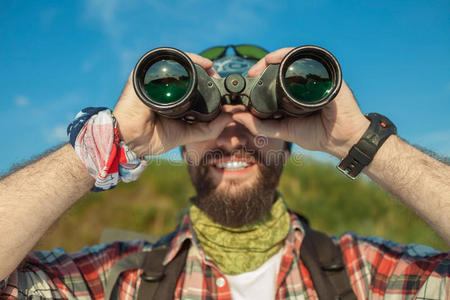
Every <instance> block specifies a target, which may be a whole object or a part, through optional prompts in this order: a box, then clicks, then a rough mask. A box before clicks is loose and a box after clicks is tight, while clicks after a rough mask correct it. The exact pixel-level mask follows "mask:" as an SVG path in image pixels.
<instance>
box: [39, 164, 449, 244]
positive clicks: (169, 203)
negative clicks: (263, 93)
mask: <svg viewBox="0 0 450 300" xmlns="http://www.w3.org/2000/svg"><path fill="white" fill-rule="evenodd" d="M279 190H280V191H281V193H282V194H283V195H284V197H285V199H286V201H287V202H288V204H289V206H290V207H291V208H292V209H293V210H295V211H297V212H299V213H301V214H304V215H305V216H307V217H308V218H309V220H310V222H311V225H312V226H313V227H314V228H316V229H319V230H322V231H324V232H326V233H328V234H330V235H339V234H341V233H343V232H345V231H354V232H356V233H358V234H362V235H377V236H381V237H383V238H386V239H391V240H395V241H397V242H401V243H417V244H424V245H428V246H431V247H434V248H436V249H440V250H448V246H447V245H446V243H445V242H444V241H443V240H442V239H440V238H439V237H438V236H437V235H436V234H435V233H434V232H433V231H432V230H431V229H430V228H429V227H428V226H427V225H426V224H425V223H424V222H423V221H422V220H421V219H420V218H419V217H418V216H417V215H415V214H414V213H413V212H411V211H410V210H408V209H407V208H405V207H404V206H403V205H401V204H400V203H399V202H398V200H396V199H395V198H393V197H392V196H390V195H389V194H388V193H387V192H385V191H383V190H382V189H381V188H379V187H378V186H377V185H376V184H374V183H372V182H370V181H369V180H366V179H358V180H354V181H352V180H349V179H348V178H347V177H345V176H344V175H342V174H340V173H339V172H338V171H337V170H336V168H335V167H334V166H333V165H331V164H327V163H321V162H316V161H313V160H311V159H309V158H304V157H296V158H294V159H292V158H291V160H290V162H289V163H288V164H287V165H286V167H285V170H284V173H283V176H282V178H281V182H280V187H279ZM192 195H194V190H193V188H192V186H191V184H190V180H189V177H188V174H187V171H186V167H185V166H184V165H182V164H180V163H179V164H174V163H173V162H172V163H169V162H162V161H157V162H155V161H153V162H150V164H149V167H148V168H147V170H146V171H145V172H144V173H143V174H142V176H141V178H140V179H139V180H138V181H136V182H133V183H128V184H124V183H121V184H119V186H118V187H117V188H115V189H114V190H111V191H107V192H103V193H89V194H88V195H86V196H85V197H83V198H82V199H81V200H80V201H79V202H78V203H77V204H76V205H75V206H74V207H73V208H72V209H71V210H69V211H68V212H67V213H66V214H65V215H64V216H63V217H61V218H60V220H59V221H58V222H57V223H56V224H55V225H54V226H53V227H52V228H51V229H50V230H49V232H48V233H47V234H46V235H45V236H44V237H43V238H42V239H41V241H40V242H39V244H38V245H37V246H36V249H52V248H55V247H62V248H65V249H66V250H68V251H71V252H72V251H77V250H79V249H81V248H82V247H84V246H88V245H95V244H98V241H99V237H100V235H101V232H102V230H103V228H105V227H115V228H122V229H128V230H132V231H137V232H145V233H149V234H153V235H158V236H159V235H163V234H166V233H168V232H170V231H172V230H173V229H174V228H175V226H176V224H177V221H178V220H179V217H180V215H181V214H182V212H183V210H184V209H185V208H186V206H187V203H188V201H187V200H188V198H189V197H190V196H192Z"/></svg>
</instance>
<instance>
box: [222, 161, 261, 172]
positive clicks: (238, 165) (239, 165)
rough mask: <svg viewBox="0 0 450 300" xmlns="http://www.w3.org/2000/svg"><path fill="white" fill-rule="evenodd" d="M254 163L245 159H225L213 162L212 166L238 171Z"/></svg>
mask: <svg viewBox="0 0 450 300" xmlns="http://www.w3.org/2000/svg"><path fill="white" fill-rule="evenodd" d="M253 165H254V163H249V162H245V161H227V162H220V163H215V164H213V166H214V167H216V168H218V169H222V170H224V171H239V170H243V169H245V168H248V167H251V166H253Z"/></svg>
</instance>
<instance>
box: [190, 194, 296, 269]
mask: <svg viewBox="0 0 450 300" xmlns="http://www.w3.org/2000/svg"><path fill="white" fill-rule="evenodd" d="M189 211H190V218H191V222H192V226H193V228H194V230H195V233H196V234H197V238H198V240H199V241H200V245H201V247H202V249H203V250H204V252H205V254H206V255H207V256H209V257H211V258H212V260H213V261H214V262H215V263H216V265H217V266H218V267H219V268H220V270H221V271H222V272H224V273H225V274H229V275H236V274H240V273H245V272H249V271H253V270H256V269H257V268H258V267H260V266H261V265H262V264H263V263H264V262H266V261H267V260H268V259H269V258H270V257H272V256H273V255H274V254H275V253H277V252H278V251H279V250H280V249H281V247H282V246H283V240H284V238H285V237H286V236H287V234H288V232H289V227H290V218H289V213H288V212H287V208H286V205H285V203H284V201H283V199H282V198H281V197H278V200H277V201H276V202H275V203H274V204H273V206H272V208H271V210H270V213H268V214H267V215H266V216H264V217H263V218H262V219H261V220H260V221H258V222H256V223H254V224H251V225H245V226H242V227H239V228H231V227H226V226H222V225H220V224H218V223H215V222H214V221H213V220H211V219H210V218H209V217H208V216H207V215H206V213H204V212H203V211H201V210H200V209H199V208H198V207H197V206H195V205H192V206H191V207H190V209H189Z"/></svg>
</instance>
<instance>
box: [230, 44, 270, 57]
mask: <svg viewBox="0 0 450 300" xmlns="http://www.w3.org/2000/svg"><path fill="white" fill-rule="evenodd" d="M235 49H236V51H237V52H239V54H240V55H242V56H246V57H250V58H256V59H261V58H263V57H264V56H266V54H267V53H269V52H267V51H266V50H264V49H262V48H260V47H256V46H252V45H241V46H236V47H235Z"/></svg>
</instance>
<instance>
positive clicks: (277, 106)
mask: <svg viewBox="0 0 450 300" xmlns="http://www.w3.org/2000/svg"><path fill="white" fill-rule="evenodd" d="M341 83H342V74H341V68H340V66H339V63H338V61H337V60H336V58H335V57H334V56H333V55H332V54H331V53H330V52H329V51H327V50H325V49H323V48H320V47H317V46H301V47H297V48H295V49H293V50H291V51H290V52H289V53H288V54H287V55H286V56H285V57H284V58H283V60H282V61H281V63H280V64H274V65H269V66H268V67H267V68H266V69H265V70H264V72H263V73H262V74H261V75H260V76H259V77H255V78H249V77H244V76H242V75H241V74H230V75H228V76H227V77H226V78H213V77H210V76H209V75H208V73H207V72H206V71H205V70H204V69H203V68H202V67H201V66H199V65H197V64H194V63H193V62H192V60H191V59H190V58H189V56H188V55H186V54H185V53H184V52H182V51H180V50H178V49H175V48H168V47H163V48H156V49H153V50H151V51H149V52H147V53H146V54H145V55H144V56H143V57H142V58H141V59H140V60H139V61H138V63H137V64H136V67H135V68H134V72H133V85H134V89H135V91H136V94H137V95H138V96H139V98H140V99H141V100H142V102H144V103H145V104H146V105H148V106H149V107H150V108H151V109H152V110H153V111H155V112H156V113H158V114H160V115H162V116H165V117H169V118H180V119H183V120H185V121H188V122H195V121H210V120H212V119H214V118H215V117H216V116H217V115H218V114H219V113H220V107H221V105H224V104H243V105H245V106H246V107H247V108H248V109H249V111H250V112H251V113H252V114H254V115H255V116H257V117H259V118H261V119H266V118H274V119H277V118H282V117H283V116H294V117H298V116H303V115H307V114H310V113H312V112H314V111H317V110H319V109H321V108H323V107H324V106H325V105H327V104H328V103H329V102H330V101H332V100H333V98H334V97H335V96H336V95H337V93H338V92H339V89H340V87H341Z"/></svg>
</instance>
